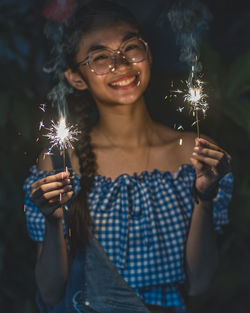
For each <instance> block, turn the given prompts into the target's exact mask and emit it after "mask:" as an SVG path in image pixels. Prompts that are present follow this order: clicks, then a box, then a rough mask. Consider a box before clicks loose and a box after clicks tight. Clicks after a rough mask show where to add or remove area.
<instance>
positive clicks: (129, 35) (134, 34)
mask: <svg viewBox="0 0 250 313" xmlns="http://www.w3.org/2000/svg"><path fill="white" fill-rule="evenodd" d="M138 35H139V33H138V32H127V33H126V34H125V36H124V37H123V38H122V40H121V43H123V42H125V41H127V40H129V39H131V38H133V37H138ZM107 48H108V47H107V46H104V45H98V44H97V45H95V44H94V45H93V46H91V47H90V48H89V49H88V51H87V54H89V53H90V52H93V51H97V50H102V49H107Z"/></svg>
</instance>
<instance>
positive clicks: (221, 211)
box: [213, 173, 233, 233]
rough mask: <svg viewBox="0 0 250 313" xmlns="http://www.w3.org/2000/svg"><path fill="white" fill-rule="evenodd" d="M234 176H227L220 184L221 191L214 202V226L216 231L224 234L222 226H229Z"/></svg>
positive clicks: (229, 174)
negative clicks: (229, 207) (229, 209)
mask: <svg viewBox="0 0 250 313" xmlns="http://www.w3.org/2000/svg"><path fill="white" fill-rule="evenodd" d="M232 192H233V175H232V173H228V174H226V175H225V176H224V177H223V178H222V179H221V180H220V182H219V190H218V194H217V196H216V198H215V199H214V201H213V210H214V211H213V225H214V230H215V231H217V232H218V233H222V226H223V225H225V224H229V218H228V205H229V202H230V200H231V198H232Z"/></svg>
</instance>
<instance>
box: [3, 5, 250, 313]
mask: <svg viewBox="0 0 250 313" xmlns="http://www.w3.org/2000/svg"><path fill="white" fill-rule="evenodd" d="M49 2H56V0H55V1H45V0H36V1H32V0H22V1H20V0H9V1H5V0H1V2H0V73H1V75H0V90H1V92H0V173H1V175H0V207H1V209H0V310H1V312H11V313H35V312H37V309H36V306H35V303H34V297H35V290H36V286H35V282H34V273H33V271H34V264H35V257H36V256H35V254H36V250H35V243H33V242H32V241H31V240H30V239H29V238H28V235H27V232H26V225H25V216H24V213H23V197H24V195H23V191H22V184H23V182H24V179H25V177H27V175H28V169H29V167H30V166H31V165H33V164H34V163H35V162H36V158H37V155H38V153H39V152H40V150H41V149H42V145H41V144H40V143H39V142H38V143H37V142H36V138H37V137H38V135H39V133H38V125H39V121H40V120H41V119H42V118H43V117H44V115H43V114H44V113H43V112H42V111H41V110H40V109H39V104H41V103H44V102H45V101H46V100H45V99H46V98H45V97H46V94H47V92H48V90H49V88H50V86H51V77H50V76H49V75H48V74H45V73H44V72H43V71H42V67H43V65H44V64H45V63H46V62H47V61H48V60H49V59H50V56H49V50H50V46H49V43H48V41H47V40H46V37H45V35H44V32H43V27H44V23H45V21H46V20H45V18H44V17H43V16H42V10H43V8H44V6H45V5H46V4H48V3H49ZM117 2H120V3H123V4H125V5H127V6H128V7H130V9H132V10H133V11H134V12H135V14H136V15H137V17H138V19H139V20H140V21H141V22H142V23H143V24H144V26H145V28H146V29H147V31H148V34H149V37H150V38H149V41H150V43H151V48H152V51H153V58H154V62H153V72H152V82H151V84H150V86H149V90H148V92H147V99H148V104H149V108H150V111H151V113H152V115H153V116H154V118H155V119H157V120H159V121H161V122H162V123H165V124H170V125H174V124H176V123H177V124H181V125H183V127H184V128H185V130H192V129H193V128H192V127H191V124H192V122H193V118H192V116H190V114H189V113H188V111H187V110H186V111H184V112H183V113H181V114H180V113H179V112H177V111H176V108H177V107H176V103H173V102H171V101H168V100H165V96H166V95H167V94H168V91H169V89H170V82H171V81H172V80H173V81H178V80H180V79H184V80H185V79H186V78H187V76H188V74H189V69H188V68H187V67H186V66H185V65H184V64H182V63H181V62H179V61H178V59H179V47H178V46H176V44H175V37H174V34H173V33H172V31H171V29H170V27H169V25H168V24H167V23H166V25H165V26H164V27H162V28H160V27H159V26H157V20H158V17H159V15H160V13H161V12H162V11H163V9H164V8H166V7H168V6H169V5H171V3H173V1H160V0H147V1H146V0H144V1H140V0H133V1H117ZM204 3H205V4H206V5H207V7H208V8H209V9H210V11H211V13H212V15H213V19H212V20H211V22H210V30H209V31H208V32H207V33H206V34H204V36H203V38H202V41H201V45H200V59H201V62H202V64H203V72H204V80H205V81H207V83H208V84H207V86H208V95H209V104H210V109H209V110H208V115H207V118H206V119H205V120H202V122H201V131H202V133H204V134H206V135H209V136H210V137H212V138H213V139H215V140H216V141H217V142H218V144H219V145H220V146H221V147H223V148H224V149H226V150H227V151H228V152H229V153H230V154H231V155H232V157H233V168H232V171H233V174H234V177H235V187H234V192H233V199H232V202H231V204H230V207H229V214H230V218H231V225H230V227H229V229H228V230H227V231H226V235H225V238H224V239H223V242H222V257H221V262H220V265H219V267H218V270H217V272H216V275H215V278H214V280H213V282H212V284H211V287H210V288H209V290H208V291H207V292H206V293H205V294H203V295H200V296H197V297H193V298H191V299H190V304H189V306H190V308H189V312H190V313H198V312H199V313H200V312H203V313H216V312H220V313H221V312H227V313H235V312H237V313H249V312H250V301H249V299H250V288H249V281H250V247H249V242H250V241H249V239H250V175H249V174H250V163H249V160H250V35H249V31H250V4H246V2H245V1H242V0H238V1H228V0H222V1H220V0H217V1H215V0H210V1H204ZM193 130H194V131H195V129H193Z"/></svg>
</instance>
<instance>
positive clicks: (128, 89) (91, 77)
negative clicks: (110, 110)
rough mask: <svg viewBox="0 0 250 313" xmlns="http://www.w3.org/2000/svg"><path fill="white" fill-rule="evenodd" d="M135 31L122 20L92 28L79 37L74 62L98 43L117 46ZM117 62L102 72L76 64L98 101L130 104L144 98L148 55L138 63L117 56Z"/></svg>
mask: <svg viewBox="0 0 250 313" xmlns="http://www.w3.org/2000/svg"><path fill="white" fill-rule="evenodd" d="M137 33H138V31H137V30H136V29H134V28H133V27H131V26H130V25H128V24H125V23H119V24H115V25H114V24H112V25H109V26H105V27H102V28H98V29H95V30H93V31H91V32H89V33H87V35H85V36H84V38H83V39H82V40H81V41H80V44H79V50H78V53H77V55H76V62H77V63H78V62H80V61H82V60H83V59H85V58H86V57H87V56H89V55H90V54H92V53H94V52H96V51H98V49H100V47H104V48H107V49H112V50H117V49H119V48H120V46H121V45H123V43H124V42H126V41H127V40H128V38H130V37H131V36H132V37H133V34H134V37H136V34H137ZM115 60H116V65H115V67H113V68H112V71H109V72H108V73H106V74H104V75H96V73H95V72H92V71H91V69H90V68H89V66H87V65H79V71H80V73H81V77H82V79H83V80H84V82H85V83H86V88H87V89H88V90H89V91H90V93H91V94H92V96H93V98H94V100H95V101H96V103H97V105H100V104H102V105H104V104H105V105H129V104H132V103H136V102H137V101H138V100H140V99H142V98H143V93H144V91H145V89H146V88H147V85H148V82H149V79H150V65H151V56H150V53H149V52H148V54H147V56H146V58H145V59H144V60H143V61H142V62H139V63H128V62H127V61H124V60H122V58H121V57H120V56H118V55H117V56H116V59H115Z"/></svg>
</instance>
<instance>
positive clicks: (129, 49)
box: [122, 38, 147, 63]
mask: <svg viewBox="0 0 250 313" xmlns="http://www.w3.org/2000/svg"><path fill="white" fill-rule="evenodd" d="M122 50H123V54H124V56H125V58H126V60H127V61H128V62H131V63H139V62H142V61H143V60H145V59H146V56H147V47H146V44H145V43H144V42H143V40H140V39H138V38H135V39H132V40H130V41H128V42H127V43H126V44H125V45H124V46H123V48H122Z"/></svg>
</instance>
